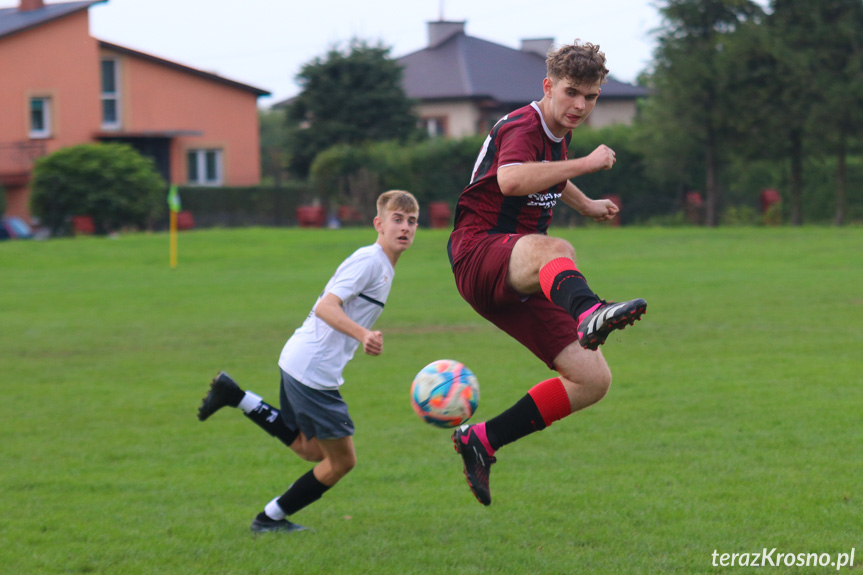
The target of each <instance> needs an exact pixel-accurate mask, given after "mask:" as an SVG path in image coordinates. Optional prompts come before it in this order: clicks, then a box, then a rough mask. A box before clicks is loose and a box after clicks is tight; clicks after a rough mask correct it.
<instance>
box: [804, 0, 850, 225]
mask: <svg viewBox="0 0 863 575" xmlns="http://www.w3.org/2000/svg"><path fill="white" fill-rule="evenodd" d="M813 8H814V9H812V10H811V12H810V17H811V18H812V21H813V25H812V30H811V38H812V40H811V41H810V43H809V45H810V48H809V49H810V50H811V51H812V53H813V54H812V62H813V64H814V78H815V81H816V82H817V85H818V92H819V94H820V99H819V100H816V101H815V105H814V107H813V113H812V114H811V115H810V118H811V120H812V130H811V133H813V135H814V137H815V138H816V140H817V141H818V144H819V145H820V146H823V147H824V148H825V151H826V152H827V153H832V154H833V155H834V156H835V158H836V210H835V217H834V221H835V223H836V225H840V226H841V225H842V224H843V223H844V222H845V209H846V202H847V197H846V196H847V188H848V184H847V169H846V166H847V155H848V148H849V142H850V141H851V140H852V137H853V136H854V135H857V134H860V133H862V132H863V2H861V1H860V0H821V1H820V2H819V3H818V6H817V7H813Z"/></svg>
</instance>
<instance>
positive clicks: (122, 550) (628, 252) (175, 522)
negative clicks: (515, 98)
mask: <svg viewBox="0 0 863 575" xmlns="http://www.w3.org/2000/svg"><path fill="white" fill-rule="evenodd" d="M555 234H557V235H562V236H564V237H566V238H567V239H569V240H571V241H572V242H573V244H574V245H575V247H576V250H577V251H578V253H579V264H580V267H581V269H582V271H584V273H585V274H586V276H587V278H588V280H589V281H590V283H591V286H592V287H593V288H594V290H596V291H597V292H598V293H599V294H600V295H601V296H602V297H605V298H607V299H617V300H621V299H630V298H633V297H643V298H645V299H646V300H647V301H648V303H649V308H648V314H647V315H646V316H645V318H644V321H641V322H639V323H638V324H636V325H635V326H634V327H632V328H629V329H627V330H626V331H624V332H618V333H617V334H615V335H613V336H612V337H611V338H609V341H608V342H607V344H606V345H605V346H604V347H603V351H604V353H605V355H606V357H607V358H608V361H609V363H610V365H611V366H612V371H613V372H614V383H613V384H612V389H611V392H610V393H609V395H608V397H606V398H605V399H604V400H603V401H602V402H600V403H599V404H598V405H596V406H594V407H592V408H590V409H588V410H586V411H584V412H582V413H579V414H576V415H574V416H571V417H569V418H567V419H565V420H563V421H561V422H558V423H556V424H554V425H553V426H552V427H551V428H549V429H548V430H546V431H544V432H542V433H538V434H534V435H532V436H530V437H528V438H525V439H524V440H522V441H520V442H518V443H516V444H513V445H511V446H507V447H505V448H504V449H502V450H501V451H500V452H499V453H498V464H497V465H496V466H495V467H494V468H493V473H492V477H491V486H492V495H493V498H494V503H493V504H492V505H491V506H490V507H488V508H484V507H482V506H481V505H479V504H478V503H477V502H476V501H475V500H474V498H473V496H472V495H471V494H470V492H469V490H468V488H467V485H466V484H465V482H464V479H463V476H462V474H461V463H460V459H459V457H458V456H457V455H456V454H455V452H454V451H453V449H452V446H451V443H450V441H449V437H448V433H447V432H446V431H443V430H440V429H437V428H434V427H431V426H429V425H426V424H424V423H422V422H421V421H420V420H419V419H418V418H417V417H416V415H415V414H414V413H413V411H412V410H411V407H410V404H409V399H408V390H409V388H410V383H411V380H412V378H413V375H414V374H415V373H416V372H417V371H418V370H419V369H420V368H421V367H422V366H424V365H425V364H427V363H428V362H430V361H432V360H434V359H439V358H454V359H458V360H460V361H462V362H464V363H465V364H467V365H468V366H469V367H470V368H471V369H472V370H473V371H474V372H475V373H476V374H477V377H478V378H479V381H480V385H481V390H482V395H481V401H480V407H479V410H478V412H477V415H476V416H475V419H476V420H478V421H481V420H484V419H487V418H489V417H492V416H494V415H496V414H497V413H499V412H500V411H501V410H503V409H505V408H507V407H509V406H510V405H511V404H512V403H514V402H515V401H516V400H518V399H519V398H520V397H522V396H523V395H524V393H525V392H526V391H527V390H528V389H529V388H530V387H531V386H532V385H534V384H535V383H536V382H538V381H540V380H542V379H546V378H547V377H549V376H550V375H549V374H550V373H551V372H549V371H548V370H547V369H546V368H545V366H544V365H543V364H542V363H540V362H539V361H538V360H537V359H535V358H534V357H533V356H532V355H530V354H529V353H528V352H527V351H525V350H524V349H522V348H521V347H520V346H519V345H518V344H517V343H515V342H514V341H512V340H510V339H509V338H508V337H507V336H505V335H503V334H502V333H500V332H498V331H497V330H496V329H495V328H493V327H491V326H490V325H488V324H486V323H485V321H484V320H482V319H481V318H480V317H479V316H478V315H476V314H475V313H474V312H473V311H472V310H471V309H470V308H469V307H468V306H467V305H466V304H465V303H464V302H463V301H462V300H461V298H460V297H459V296H458V293H457V292H456V290H455V287H454V284H453V281H452V277H451V274H450V272H449V269H448V262H447V259H446V252H445V245H446V239H447V234H446V232H444V231H440V230H425V229H423V230H420V231H419V232H418V234H417V240H416V243H415V245H414V247H413V248H412V249H411V250H410V251H409V252H408V253H406V254H405V255H404V256H403V257H402V259H401V261H400V262H399V265H398V268H397V274H396V280H395V285H394V288H393V292H392V294H391V295H390V299H389V302H388V304H387V309H386V312H385V313H384V314H383V316H382V317H381V320H380V321H379V322H378V327H379V328H380V329H381V330H382V331H383V332H384V338H385V346H384V353H383V355H382V356H380V357H368V356H365V355H363V354H362V353H359V354H358V355H357V357H356V359H355V360H354V361H353V362H352V363H351V364H349V366H348V369H347V372H346V379H347V382H348V383H347V385H346V386H345V387H344V388H343V393H344V395H345V397H346V399H347V401H348V404H349V406H350V407H351V412H352V415H353V416H354V420H355V422H356V424H357V434H356V437H355V441H356V446H357V452H358V460H359V463H358V466H357V468H356V469H355V470H354V471H353V472H352V473H351V474H350V475H349V476H348V477H347V478H346V479H345V480H343V481H342V483H340V484H339V485H338V486H337V487H336V488H334V489H333V490H331V491H330V492H329V493H327V494H326V495H325V496H324V498H323V499H322V500H321V501H319V502H317V503H316V504H314V505H312V506H311V507H309V508H307V509H305V510H303V511H301V512H300V513H298V514H297V515H296V516H295V520H296V521H297V522H299V523H302V524H304V525H308V526H309V527H312V528H313V529H314V532H303V533H295V534H268V535H263V536H253V535H252V534H251V533H250V532H249V524H250V522H251V520H252V518H253V517H254V515H255V514H256V513H257V512H258V511H259V510H260V509H261V508H262V506H263V505H264V504H265V503H266V502H268V501H269V500H270V499H271V498H272V497H274V496H276V495H278V494H280V493H282V492H283V491H284V490H285V489H286V488H287V486H288V484H289V483H291V482H292V481H293V480H294V479H295V478H297V477H298V476H299V475H301V474H302V473H305V472H306V471H307V470H308V469H309V468H310V467H311V464H309V463H307V462H304V461H301V460H299V459H298V458H297V457H296V456H294V455H293V453H292V452H290V451H289V450H287V449H285V448H283V447H282V446H281V444H280V443H279V442H278V441H276V440H274V439H272V438H269V437H268V436H266V435H265V434H264V433H263V432H262V431H260V430H259V429H258V428H257V427H255V426H254V425H253V424H251V423H250V422H249V421H247V420H246V419H245V418H244V417H242V416H241V415H240V413H239V412H237V411H234V410H223V411H222V412H219V413H218V414H216V415H215V416H213V417H212V418H211V419H210V420H208V421H207V422H205V423H200V422H198V421H197V419H196V417H195V413H196V409H197V406H198V404H199V401H200V398H201V397H202V396H203V394H204V393H205V392H206V390H207V386H208V384H209V381H210V379H211V378H212V377H213V376H214V375H215V374H216V372H218V371H219V370H222V369H224V370H226V371H228V372H229V373H230V374H231V375H232V376H234V377H235V379H237V380H238V381H239V382H240V383H241V384H243V385H244V386H246V387H247V388H249V389H252V390H254V391H256V392H257V393H259V394H260V395H263V396H264V397H265V399H268V400H270V402H271V403H277V401H278V395H277V382H278V371H277V366H276V361H277V358H278V354H279V351H280V350H281V347H282V345H283V343H284V341H285V339H286V338H287V337H288V336H289V335H290V334H291V333H292V331H293V329H294V328H295V327H296V326H298V325H299V324H300V323H301V322H302V320H303V318H304V317H305V316H306V314H307V313H308V311H309V308H310V306H311V305H312V303H313V302H314V300H315V298H316V297H317V295H318V293H319V292H320V290H321V289H322V288H323V286H324V283H325V282H326V280H327V279H328V278H329V276H330V275H331V273H332V272H333V271H334V269H335V267H336V266H337V265H338V264H339V263H340V262H341V260H342V259H344V258H345V257H346V256H347V255H348V254H350V253H351V252H352V251H353V250H354V249H356V248H357V247H359V246H361V245H365V244H368V243H371V242H372V241H373V240H374V232H373V230H371V228H363V229H343V230H338V231H332V230H297V229H249V230H210V231H194V232H186V233H183V234H181V236H180V242H179V266H178V267H177V268H176V269H173V270H172V269H170V268H169V265H168V262H169V258H168V256H169V254H168V237H167V235H164V234H157V235H145V234H140V235H128V236H123V237H120V238H117V239H107V238H78V239H65V240H51V241H46V242H5V243H0V392H2V398H3V401H2V402H0V435H2V448H0V573H2V574H4V575H6V574H9V575H13V574H14V575H31V574H32V575H50V574H60V573H96V574H105V575H127V574H175V573H177V574H180V573H190V574H192V573H194V574H197V573H201V574H252V573H254V574H260V573H268V574H269V573H272V574H276V573H279V574H287V573H289V574H302V575H306V574H316V573H320V574H328V575H329V574H348V575H353V574H360V573H368V574H374V575H379V574H398V575H403V574H409V573H423V574H425V573H429V574H431V573H435V574H437V573H465V574H477V573H487V574H495V575H497V574H541V575H547V574H570V573H598V574H616V573H622V574H629V573H645V574H681V575H691V574H700V573H724V572H731V573H753V572H756V573H762V572H766V573H793V574H795V575H797V574H804V573H828V572H835V571H836V570H837V569H836V567H835V566H831V565H827V566H811V564H810V566H809V567H806V566H798V565H794V566H786V565H785V564H784V563H783V562H782V560H781V559H780V560H779V563H780V564H779V565H778V566H775V567H773V566H770V563H767V568H766V569H764V568H753V567H739V566H735V567H721V566H718V561H719V559H718V558H717V559H714V557H713V553H714V551H717V552H718V556H717V557H720V556H721V555H722V554H723V553H729V554H731V553H738V554H739V553H750V554H752V553H755V552H759V553H760V552H762V550H763V549H764V548H766V549H767V550H768V551H769V550H771V549H773V548H776V552H775V553H773V554H772V555H771V559H772V561H773V562H776V556H777V554H779V553H783V554H784V553H793V554H795V555H796V554H798V553H804V554H805V553H810V554H818V555H819V556H821V554H830V557H831V559H830V560H831V561H835V560H836V559H837V557H840V555H839V554H840V553H850V552H851V550H852V549H855V552H856V554H855V561H854V562H855V567H856V568H857V569H858V570H859V569H861V566H863V530H861V517H863V492H861V478H863V458H861V448H863V426H861V421H863V418H861V408H863V385H861V384H863V229H861V228H849V229H830V228H803V229H791V228H778V229H776V228H774V229H768V228H757V229H745V228H726V229H717V230H705V229H626V228H624V229H604V228H595V227H593V228H589V229H581V230H557V231H556V232H555ZM729 556H730V555H729ZM822 557H824V558H825V559H826V556H822ZM753 560H754V557H752V556H750V557H748V559H747V561H749V562H752V561H753ZM715 561H716V562H717V566H714V562H715ZM736 561H738V562H740V561H742V559H740V558H738V559H736Z"/></svg>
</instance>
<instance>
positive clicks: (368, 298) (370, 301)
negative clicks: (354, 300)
mask: <svg viewBox="0 0 863 575" xmlns="http://www.w3.org/2000/svg"><path fill="white" fill-rule="evenodd" d="M357 297H361V298H363V299H364V300H366V301H367V302H369V303H373V304H375V305H379V306H381V307H384V302H382V301H378V300H376V299H374V298H371V297H369V296H367V295H366V294H363V293H361V294H360V295H358V296H357Z"/></svg>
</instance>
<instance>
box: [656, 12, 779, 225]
mask: <svg viewBox="0 0 863 575" xmlns="http://www.w3.org/2000/svg"><path fill="white" fill-rule="evenodd" d="M660 13H661V14H662V17H663V23H662V26H661V28H660V29H659V30H658V38H657V39H658V46H657V49H656V51H655V54H654V57H655V58H654V66H655V67H654V71H653V74H652V76H651V81H650V83H651V84H652V87H653V89H654V91H655V96H654V97H652V98H651V99H650V101H649V105H648V108H647V110H645V113H646V116H647V121H648V123H650V122H651V116H652V119H653V120H654V125H655V126H657V127H661V128H662V130H663V132H664V133H662V134H657V135H656V138H664V137H671V138H673V139H674V140H675V141H676V142H678V144H679V146H678V148H679V149H681V150H686V151H687V152H686V153H692V151H694V150H698V151H699V153H700V155H701V162H702V165H703V174H704V176H703V177H704V192H705V195H706V220H707V224H708V225H711V226H715V225H717V223H718V221H719V209H720V204H721V201H720V200H721V199H720V186H719V181H718V178H719V170H720V166H721V163H722V161H723V157H724V155H725V153H726V152H725V149H726V144H727V141H728V140H729V138H730V137H731V131H732V130H731V126H730V124H729V122H728V117H729V115H730V114H731V113H733V111H734V109H735V107H736V106H738V105H739V99H740V95H739V94H729V93H728V92H727V90H726V89H725V78H724V77H723V76H722V74H721V73H720V71H721V70H722V69H723V66H724V65H723V59H724V58H725V55H724V43H725V42H726V41H727V39H728V37H729V36H730V35H731V34H732V33H733V32H735V31H736V30H737V28H738V27H740V26H741V25H743V24H744V23H746V22H747V21H750V20H757V19H758V18H760V17H761V16H762V14H763V11H762V10H761V8H760V7H759V6H758V5H757V4H755V3H754V2H752V1H750V0H666V2H665V4H664V5H660Z"/></svg>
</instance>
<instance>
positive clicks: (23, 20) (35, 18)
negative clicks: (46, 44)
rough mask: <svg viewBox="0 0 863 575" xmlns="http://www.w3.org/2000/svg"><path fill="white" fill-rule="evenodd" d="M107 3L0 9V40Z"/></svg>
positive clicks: (95, 1) (97, 0)
mask: <svg viewBox="0 0 863 575" xmlns="http://www.w3.org/2000/svg"><path fill="white" fill-rule="evenodd" d="M101 2H107V0H83V1H82V2H61V3H59V4H46V5H45V6H44V7H43V8H39V9H38V10H31V11H29V12H21V11H19V10H18V8H0V38H3V37H4V36H8V35H10V34H14V33H16V32H21V31H22V30H27V29H28V28H33V27H35V26H40V25H42V24H45V23H46V22H50V21H51V20H56V19H57V18H62V17H64V16H68V15H69V14H73V13H75V12H78V11H80V10H86V9H88V8H89V7H90V6H92V5H93V4H99V3H101Z"/></svg>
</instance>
